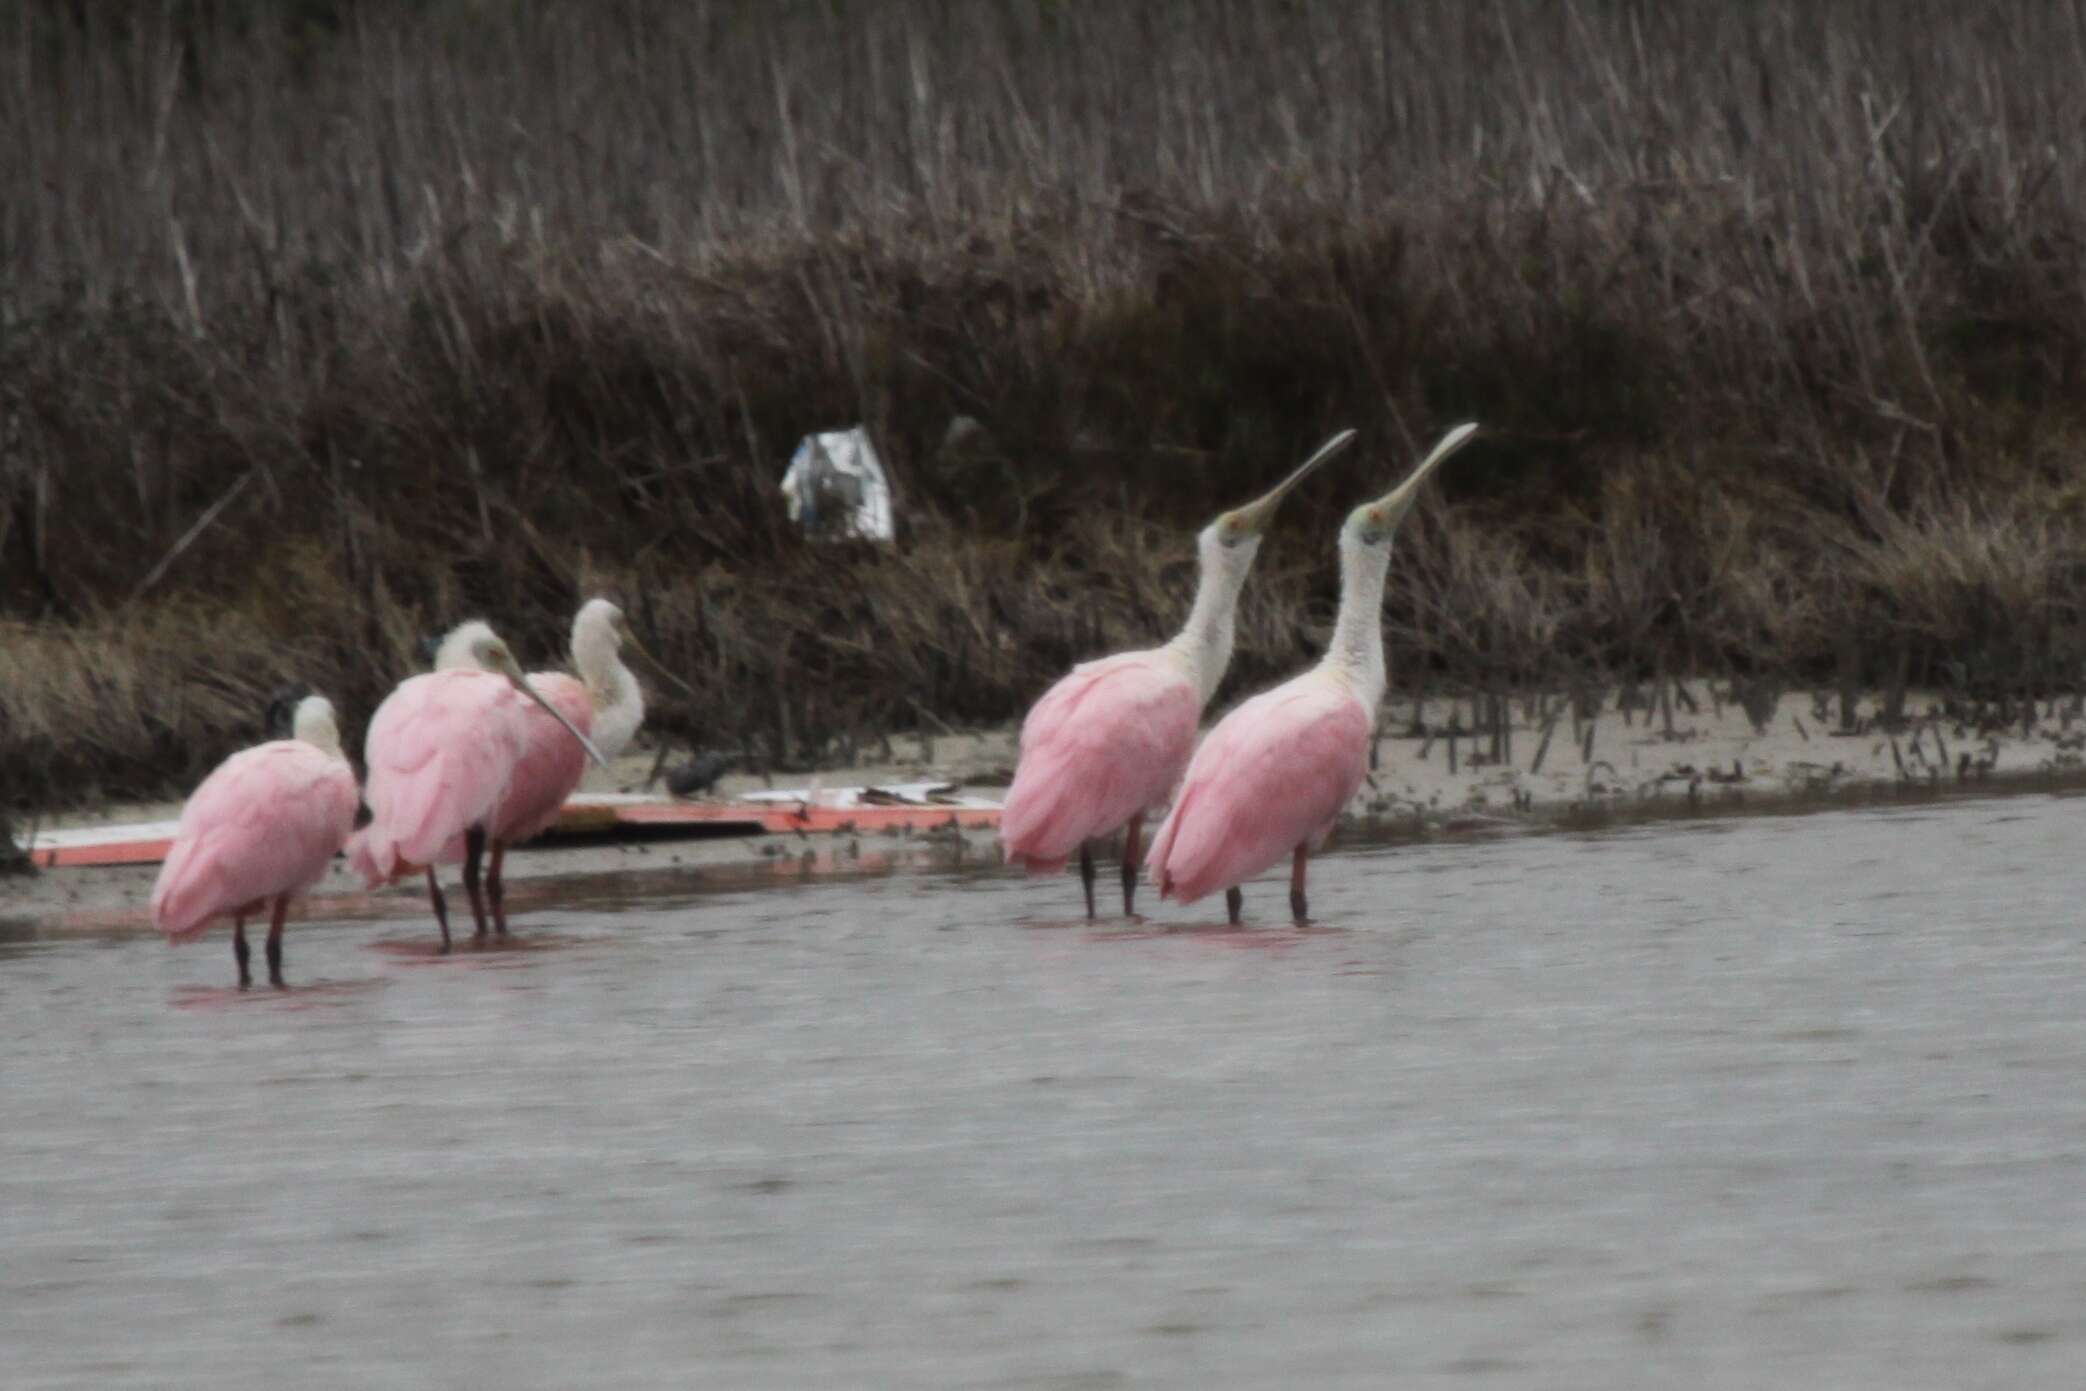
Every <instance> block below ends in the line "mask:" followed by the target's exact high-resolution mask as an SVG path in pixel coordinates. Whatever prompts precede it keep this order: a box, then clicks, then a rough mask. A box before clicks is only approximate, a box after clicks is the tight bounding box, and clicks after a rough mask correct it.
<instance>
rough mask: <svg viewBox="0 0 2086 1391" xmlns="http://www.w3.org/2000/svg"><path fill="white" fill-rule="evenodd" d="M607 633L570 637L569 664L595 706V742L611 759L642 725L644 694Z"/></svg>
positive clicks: (612, 638) (588, 698) (589, 700)
mask: <svg viewBox="0 0 2086 1391" xmlns="http://www.w3.org/2000/svg"><path fill="white" fill-rule="evenodd" d="M616 647H617V644H616V642H615V639H614V637H613V636H612V635H608V634H591V633H590V634H585V635H582V634H580V633H574V634H573V642H572V665H573V667H574V669H575V670H577V671H578V672H579V679H580V681H581V682H582V683H583V684H585V686H586V688H587V700H588V702H589V703H590V704H591V705H592V706H593V707H594V742H595V743H596V744H597V745H598V746H600V748H601V750H602V752H603V753H605V754H608V756H609V757H611V758H613V757H614V756H615V753H616V752H619V751H620V750H621V749H622V748H623V746H624V745H626V744H628V743H629V742H630V740H631V738H632V736H634V735H635V734H636V733H637V727H638V725H640V724H641V723H643V722H644V717H645V694H644V691H643V690H642V689H640V688H639V686H638V684H637V678H636V677H635V676H633V675H631V672H630V668H629V667H626V666H624V665H623V658H622V656H621V655H620V654H619V653H618V652H617V650H616Z"/></svg>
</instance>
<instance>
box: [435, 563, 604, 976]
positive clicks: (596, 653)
mask: <svg viewBox="0 0 2086 1391" xmlns="http://www.w3.org/2000/svg"><path fill="white" fill-rule="evenodd" d="M491 634H492V629H491V628H490V627H488V626H486V625H485V624H484V623H482V622H478V621H476V620H474V621H472V622H469V623H466V624H464V625H462V626H461V627H459V628H457V629H456V630H455V631H454V632H452V633H450V634H449V636H448V637H446V638H444V639H443V640H442V645H441V647H440V648H439V649H438V650H437V651H436V653H435V669H436V670H437V671H452V670H475V669H481V668H478V667H477V662H478V660H479V655H480V653H481V652H482V651H483V650H484V639H485V638H486V637H489V636H491ZM625 642H628V643H630V644H631V646H632V647H637V646H638V644H637V640H636V639H635V638H634V637H632V636H631V635H630V632H629V630H628V628H627V627H626V626H625V625H624V621H623V611H622V610H621V609H619V608H617V607H616V606H615V605H614V604H612V603H610V602H609V601H608V600H606V599H589V600H588V601H587V602H586V603H585V604H584V605H582V606H581V608H580V611H579V613H578V614H577V615H576V616H575V617H574V618H573V620H572V665H573V666H574V667H575V668H576V669H577V670H578V672H579V675H578V676H577V677H574V676H568V675H566V674H565V673H564V672H562V671H538V672H532V673H530V675H529V684H530V685H532V686H534V687H535V688H536V689H537V691H539V692H540V693H541V694H542V696H543V698H544V700H545V701H546V702H548V703H547V705H546V706H545V707H544V708H542V709H539V708H537V707H536V706H533V705H528V704H519V705H518V714H519V717H520V720H521V753H520V757H519V758H518V759H517V760H516V762H515V764H514V767H513V770H512V771H511V772H510V773H509V775H508V778H507V786H506V790H505V791H503V792H502V793H501V794H500V797H499V800H498V802H497V803H496V804H495V806H494V807H493V812H492V817H491V819H490V820H489V821H488V822H487V823H486V839H487V842H488V843H489V845H490V847H491V853H490V854H489V855H488V856H487V859H486V870H485V896H486V899H487V902H488V903H489V904H490V905H491V908H492V919H493V931H495V932H497V933H499V934H500V935H501V936H505V935H506V933H507V910H506V901H507V891H506V886H505V883H504V881H503V880H502V878H501V873H500V870H501V865H502V862H503V861H504V860H505V858H506V855H507V847H508V846H510V845H519V844H521V843H522V842H523V841H526V840H533V839H535V838H536V837H537V836H539V835H541V834H543V832H544V831H546V830H548V829H549V828H550V826H551V824H552V823H553V822H555V821H556V820H557V819H558V811H559V809H560V808H562V807H563V806H564V805H565V799H566V798H567V797H570V796H571V795H572V791H573V789H574V788H576V787H578V786H579V782H580V778H581V777H582V776H583V775H584V774H585V773H586V771H587V763H586V755H585V753H584V751H583V750H582V749H581V748H580V746H579V745H577V744H575V743H574V742H573V741H572V740H571V739H570V738H569V737H568V736H567V735H566V732H565V731H566V730H567V729H573V730H578V731H579V732H581V733H583V734H586V735H589V736H591V737H592V739H593V740H594V746H595V747H596V748H598V749H600V750H601V752H602V753H603V755H605V756H606V757H610V758H613V757H614V756H615V754H616V753H617V752H619V751H620V750H621V749H622V748H623V747H624V746H625V745H627V744H628V743H629V742H630V740H631V738H632V736H633V735H635V734H636V733H637V727H638V724H639V722H640V721H642V720H643V719H644V715H645V697H644V693H643V692H642V691H641V690H640V689H639V688H638V684H637V679H636V678H635V677H633V676H632V675H631V674H630V671H629V669H628V668H627V667H625V666H624V665H623V663H622V660H621V657H620V656H619V655H618V654H619V652H620V649H621V647H622V645H623V643H625ZM638 650H640V651H642V650H643V649H642V648H638ZM545 710H548V711H549V712H550V713H549V714H546V713H545ZM560 715H562V716H563V718H562V719H558V718H554V717H555V716H560ZM561 724H562V725H563V726H564V728H560V727H559V726H560V725H561ZM463 849H464V847H463V845H462V844H461V843H460V842H455V841H452V842H451V844H450V845H449V846H448V847H447V849H446V850H445V851H444V854H443V858H444V859H445V860H447V859H455V858H458V857H459V852H460V851H462V850H463Z"/></svg>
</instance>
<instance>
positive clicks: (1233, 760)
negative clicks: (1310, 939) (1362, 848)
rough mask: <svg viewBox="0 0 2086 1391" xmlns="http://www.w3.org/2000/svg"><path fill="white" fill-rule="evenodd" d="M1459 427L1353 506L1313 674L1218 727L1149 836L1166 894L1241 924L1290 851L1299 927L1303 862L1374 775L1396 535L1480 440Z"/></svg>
mask: <svg viewBox="0 0 2086 1391" xmlns="http://www.w3.org/2000/svg"><path fill="white" fill-rule="evenodd" d="M1477 428H1478V427H1477V426H1475V425H1458V426H1457V427H1456V428H1455V429H1453V430H1451V431H1449V433H1448V434H1447V435H1445V436H1444V437H1443V438H1442V441H1441V443H1440V444H1437V445H1435V446H1434V452H1433V453H1431V454H1429V455H1428V456H1427V457H1426V458H1425V459H1424V460H1422V461H1421V463H1420V466H1419V467H1418V468H1416V469H1414V470H1413V472H1412V476H1411V477H1410V478H1408V479H1406V480H1405V482H1403V483H1401V484H1400V485H1399V486H1398V487H1397V488H1395V489H1393V490H1392V491H1391V492H1390V493H1388V494H1386V495H1385V496H1384V497H1382V498H1380V499H1379V500H1377V501H1375V502H1372V503H1369V504H1368V505H1367V506H1364V507H1358V508H1356V509H1355V510H1354V511H1353V512H1352V513H1351V514H1349V516H1348V518H1347V524H1346V525H1345V526H1344V527H1342V528H1341V530H1340V614H1339V617H1338V619H1337V620H1336V621H1335V622H1334V625H1333V640H1332V642H1331V643H1330V644H1329V645H1328V647H1327V648H1326V654H1325V656H1324V658H1323V659H1322V660H1320V662H1319V663H1318V665H1317V666H1315V667H1313V668H1312V669H1311V670H1310V671H1307V672H1305V673H1304V674H1303V675H1301V676H1298V677H1294V678H1292V679H1291V680H1289V681H1286V682H1284V683H1283V684H1282V685H1280V686H1277V687H1275V688H1274V689H1273V690H1271V691H1264V692H1262V693H1261V694H1259V695H1257V696H1254V697H1253V698H1252V699H1250V700H1248V701H1245V702H1244V703H1243V704H1241V705H1240V706H1239V707H1238V708H1237V709H1235V710H1233V711H1232V712H1231V713H1230V714H1228V715H1226V716H1225V717H1224V718H1223V719H1222V720H1220V721H1218V723H1217V727H1216V728H1215V729H1213V730H1211V731H1210V735H1209V737H1208V738H1207V739H1205V740H1203V741H1202V747H1201V748H1199V749H1197V750H1196V751H1195V759H1194V761H1193V762H1192V763H1190V764H1189V765H1188V776H1187V779H1186V781H1185V782H1183V783H1182V785H1181V792H1180V796H1178V797H1177V798H1175V799H1174V803H1173V810H1172V811H1171V812H1169V813H1168V814H1167V817H1166V820H1165V821H1164V822H1163V823H1162V824H1161V825H1160V827H1159V833H1158V835H1156V836H1154V837H1153V838H1152V863H1153V867H1154V872H1155V873H1156V874H1157V875H1158V879H1159V896H1160V897H1161V898H1177V899H1179V900H1180V901H1181V902H1182V903H1193V902H1194V901H1195V900H1196V899H1198V898H1201V897H1202V896H1203V895H1205V894H1207V893H1209V892H1210V891H1211V890H1213V889H1223V890H1224V891H1225V892H1224V901H1225V906H1226V908H1227V909H1229V911H1230V916H1231V921H1232V922H1234V923H1236V922H1237V921H1238V920H1239V911H1240V907H1241V904H1242V895H1241V894H1240V892H1239V888H1238V886H1239V884H1240V882H1241V881H1243V880H1246V879H1250V878H1252V877H1253V876H1254V875H1256V874H1258V873H1260V872H1261V871H1262V870H1264V869H1266V868H1267V867H1268V866H1269V865H1272V864H1274V863H1275V862H1276V861H1278V860H1280V859H1281V858H1282V857H1283V856H1284V855H1285V854H1293V855H1294V857H1295V859H1294V862H1293V864H1292V866H1291V869H1290V878H1289V906H1290V908H1291V910H1292V911H1293V912H1294V913H1295V914H1296V919H1297V921H1298V922H1303V921H1304V917H1305V908H1306V906H1307V904H1306V900H1305V896H1304V864H1305V859H1306V857H1307V855H1308V853H1309V851H1310V849H1311V847H1312V846H1314V845H1316V844H1318V843H1320V842H1322V841H1323V840H1324V839H1325V835H1326V833H1327V832H1328V831H1330V830H1331V829H1332V827H1333V822H1334V821H1335V820H1336V819H1338V817H1339V815H1340V813H1341V811H1342V810H1344V809H1345V808H1346V806H1347V804H1348V802H1349V801H1350V800H1352V799H1353V797H1354V795H1355V793H1356V792H1357V791H1359V790H1360V788H1361V786H1362V779H1363V777H1364V776H1365V775H1366V774H1367V772H1368V768H1369V741H1370V738H1371V736H1372V735H1373V733H1374V731H1375V729H1376V711H1377V707H1378V705H1380V704H1381V703H1382V701H1383V692H1384V684H1385V671H1384V660H1383V622H1382V617H1381V609H1382V607H1383V584H1384V577H1385V574H1386V572H1387V571H1388V569H1389V567H1390V562H1391V538H1392V536H1393V535H1394V534H1395V533H1396V532H1397V530H1398V524H1399V523H1400V522H1402V521H1403V520H1404V519H1405V514H1406V513H1407V512H1409V511H1410V510H1411V508H1412V504H1413V499H1414V498H1416V497H1417V496H1419V489H1420V484H1421V483H1423V482H1424V481H1426V478H1427V475H1428V474H1430V473H1432V472H1433V471H1434V469H1435V467H1436V466H1437V465H1439V464H1440V463H1441V462H1442V460H1444V459H1446V458H1448V457H1449V455H1451V454H1453V453H1455V452H1456V451H1457V450H1458V449H1461V448H1462V447H1463V446H1464V445H1465V444H1466V443H1468V442H1469V440H1470V437H1471V436H1472V435H1473V434H1474V433H1476V431H1477Z"/></svg>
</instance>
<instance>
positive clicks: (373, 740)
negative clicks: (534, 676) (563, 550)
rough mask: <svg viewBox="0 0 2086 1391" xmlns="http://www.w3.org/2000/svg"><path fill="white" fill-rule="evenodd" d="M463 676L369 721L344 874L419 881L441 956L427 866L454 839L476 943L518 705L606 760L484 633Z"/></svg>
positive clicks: (519, 734) (443, 913)
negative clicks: (421, 875)
mask: <svg viewBox="0 0 2086 1391" xmlns="http://www.w3.org/2000/svg"><path fill="white" fill-rule="evenodd" d="M464 646H465V648H466V649H467V650H468V652H469V661H470V666H469V668H468V669H453V670H447V671H433V672H428V673H426V674H425V675H421V676H414V677H409V678H408V679H407V680H405V681H403V682H400V683H399V685H398V688H397V689H396V690H394V691H392V693H391V694H390V695H389V696H386V697H385V699H384V703H383V704H382V705H380V706H378V707H377V713H376V714H375V715H374V716H372V717H371V719H370V722H369V735H368V737H367V738H366V739H365V740H364V741H363V746H362V747H363V762H364V763H365V764H366V765H367V767H368V770H369V783H368V786H367V787H366V788H365V789H364V791H365V796H366V798H367V800H368V802H369V810H370V822H369V824H368V825H367V826H365V827H363V828H362V829H361V830H359V831H357V832H356V833H355V834H354V836H353V837H352V838H351V839H350V840H349V842H348V860H349V864H350V865H351V867H353V868H354V869H355V871H356V872H357V873H359V874H361V876H362V877H363V879H364V880H365V881H366V882H368V883H369V884H371V885H376V884H383V883H389V882H391V881H392V880H394V879H396V878H398V877H399V876H400V875H402V874H406V873H410V872H412V871H413V870H416V869H425V870H426V872H427V897H428V901H429V902H430V903H431V904H433V906H434V910H435V921H436V922H437V923H438V924H440V926H441V929H442V949H443V950H444V951H447V950H448V949H449V905H448V903H447V901H446V900H445V899H444V898H443V897H442V884H441V880H440V878H439V877H438V876H437V874H436V872H435V864H436V863H437V861H439V860H441V859H442V858H443V853H444V850H445V849H446V848H447V847H448V846H449V845H450V843H451V842H452V841H455V840H456V839H457V838H458V837H461V838H462V841H463V850H464V856H463V859H464V892H465V893H467V894H468V895H470V899H471V916H472V919H473V920H474V921H475V923H476V924H477V929H478V932H477V935H479V936H483V935H484V934H485V901H484V899H483V898H482V897H481V895H480V892H479V883H478V868H479V859H480V857H481V856H482V855H483V854H484V851H485V841H486V831H487V828H488V826H490V825H491V823H492V817H493V813H494V811H495V810H496V809H497V808H498V806H499V804H500V799H501V797H502V796H503V795H504V794H505V792H506V790H507V784H508V780H509V778H510V777H511V776H512V775H513V773H514V769H515V766H516V765H517V764H518V763H519V762H520V761H521V757H522V753H523V749H524V746H525V726H524V723H523V719H524V716H523V711H525V710H527V709H528V708H529V707H528V705H527V704H525V703H524V701H523V700H522V699H520V698H518V696H517V693H519V696H520V697H526V698H527V700H529V701H534V702H535V703H536V705H538V706H541V707H542V708H543V709H544V710H546V711H548V712H550V715H551V718H553V719H555V720H556V721H557V722H558V723H559V724H560V725H562V726H564V729H565V732H566V733H567V734H568V735H570V736H571V737H572V738H573V739H575V740H577V741H578V743H579V746H580V747H581V748H582V749H583V750H584V751H585V752H586V754H587V756H588V757H590V758H592V759H593V760H594V761H595V762H596V763H599V764H600V765H601V766H602V767H604V768H605V767H607V766H608V760H607V759H605V758H603V757H602V756H601V751H600V750H599V749H597V748H595V747H594V745H593V742H592V741H591V740H589V739H588V738H587V736H586V735H585V734H582V733H581V732H580V731H579V730H578V729H576V728H574V727H573V724H572V721H571V720H570V719H569V718H567V716H566V715H565V713H564V712H563V711H561V710H559V709H558V708H557V707H556V706H555V705H553V704H551V703H550V702H549V701H548V700H546V699H545V698H544V695H543V693H542V692H541V691H539V690H537V689H536V687H535V686H534V685H532V684H531V683H530V681H529V679H528V678H527V677H526V676H524V675H522V669H521V667H520V666H519V665H518V664H516V662H515V660H514V654H513V653H511V652H509V651H508V650H507V644H506V643H505V642H502V641H501V640H500V638H499V636H498V635H497V634H496V633H494V632H493V630H492V629H491V628H489V627H485V626H484V625H482V624H480V625H477V626H476V627H475V628H474V629H473V631H472V632H471V634H470V635H469V637H468V638H467V639H466V640H465V642H464Z"/></svg>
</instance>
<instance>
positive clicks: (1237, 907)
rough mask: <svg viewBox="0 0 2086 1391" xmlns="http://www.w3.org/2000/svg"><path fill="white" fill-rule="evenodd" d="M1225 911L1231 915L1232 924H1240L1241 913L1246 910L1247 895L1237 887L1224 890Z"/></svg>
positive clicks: (1234, 925) (1235, 925)
mask: <svg viewBox="0 0 2086 1391" xmlns="http://www.w3.org/2000/svg"><path fill="white" fill-rule="evenodd" d="M1224 911H1225V912H1226V913H1228V914H1230V916H1231V925H1232V926H1233V927H1237V926H1238V925H1239V915H1240V914H1242V913H1244V912H1245V911H1246V895H1245V894H1243V893H1241V892H1240V891H1239V890H1238V889H1237V888H1230V889H1226V890H1225V891H1224Z"/></svg>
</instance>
